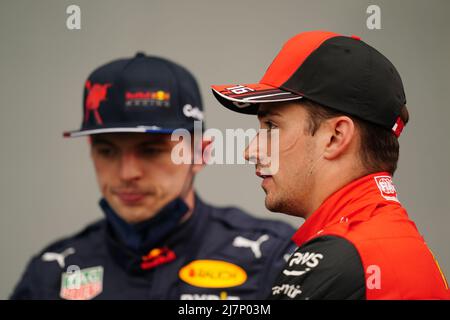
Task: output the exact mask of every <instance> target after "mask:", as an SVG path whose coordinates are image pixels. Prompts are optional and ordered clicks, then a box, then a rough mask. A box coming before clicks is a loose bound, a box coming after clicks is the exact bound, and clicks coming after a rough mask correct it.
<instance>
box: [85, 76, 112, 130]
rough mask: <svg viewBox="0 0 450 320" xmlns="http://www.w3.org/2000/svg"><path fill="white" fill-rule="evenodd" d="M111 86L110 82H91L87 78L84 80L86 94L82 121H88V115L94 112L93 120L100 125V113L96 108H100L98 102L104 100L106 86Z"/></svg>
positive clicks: (101, 121) (101, 122)
mask: <svg viewBox="0 0 450 320" xmlns="http://www.w3.org/2000/svg"><path fill="white" fill-rule="evenodd" d="M110 86H111V84H110V83H105V84H99V83H94V84H92V83H91V82H90V81H89V80H88V81H86V89H87V90H88V95H87V98H86V101H85V104H84V108H85V111H84V113H85V116H84V122H85V123H86V122H88V120H89V116H90V114H91V113H94V117H95V121H96V122H97V124H100V125H102V124H103V120H102V118H101V117H100V113H99V112H98V109H99V108H100V103H101V102H102V101H104V100H106V94H107V91H108V88H109V87H110Z"/></svg>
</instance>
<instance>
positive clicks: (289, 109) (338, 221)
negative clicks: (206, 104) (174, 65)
mask: <svg viewBox="0 0 450 320" xmlns="http://www.w3.org/2000/svg"><path fill="white" fill-rule="evenodd" d="M212 88H213V93H214V95H215V96H216V98H217V99H218V100H219V101H220V102H221V103H222V104H223V105H224V106H225V107H227V108H229V109H231V110H233V111H236V112H240V113H246V114H257V116H258V119H259V121H260V126H261V129H267V130H269V131H274V130H276V131H277V132H278V135H279V144H278V145H277V147H278V148H272V149H275V151H273V150H272V152H277V153H278V159H279V166H278V167H279V169H278V170H277V171H276V172H271V171H270V169H268V163H269V162H268V161H267V160H268V156H267V155H264V154H263V153H262V152H261V149H258V147H257V141H258V138H259V136H260V135H258V136H257V137H256V138H255V139H254V140H253V141H252V142H251V143H250V145H249V146H248V147H247V149H246V152H245V156H246V159H247V160H250V161H253V162H255V164H256V174H257V175H258V176H261V178H263V182H262V188H263V189H264V191H265V193H266V198H265V204H266V207H267V208H268V209H269V210H271V211H277V212H283V213H287V214H290V215H294V216H299V217H303V218H304V219H306V221H305V222H304V224H303V225H302V226H301V227H300V228H299V230H298V231H297V232H296V234H295V235H294V237H293V240H294V241H295V242H296V244H297V245H298V249H297V251H296V252H295V253H294V254H293V255H292V256H291V258H290V260H289V261H288V262H287V264H286V266H285V269H284V270H283V271H282V272H281V274H280V275H279V277H278V279H277V281H276V282H275V284H274V286H273V288H272V295H271V299H448V297H449V292H448V286H447V283H446V280H445V277H444V275H443V273H442V272H441V270H440V268H439V266H438V263H437V262H436V260H435V259H434V257H433V255H432V253H431V251H430V250H429V248H428V247H427V245H426V243H425V241H424V239H423V238H422V237H421V235H420V234H419V232H418V230H417V228H416V226H415V224H414V223H413V222H412V221H411V220H410V219H409V218H408V215H407V212H406V210H405V209H404V208H403V207H402V205H401V203H400V202H399V200H398V198H397V192H396V189H395V187H394V184H393V182H392V176H393V174H394V172H395V170H396V167H397V161H398V157H399V143H398V138H399V136H400V134H401V132H402V129H403V127H404V126H405V124H406V123H407V121H408V117H409V115H408V111H407V109H406V99H405V94H404V90H403V85H402V81H401V78H400V75H399V74H398V72H397V70H396V69H395V67H394V66H393V65H392V63H391V62H390V61H389V60H388V59H387V58H386V57H385V56H383V55H382V54H381V53H380V52H378V51H377V50H375V49H374V48H372V47H371V46H369V45H367V44H366V43H364V42H363V41H361V39H360V38H358V37H356V36H352V37H347V36H342V35H339V34H336V33H333V32H325V31H311V32H304V33H300V34H298V35H296V36H295V37H293V38H291V39H290V40H288V42H287V43H286V44H285V45H284V47H283V48H282V49H281V51H280V52H279V54H278V55H277V56H276V58H275V59H274V61H273V62H272V64H271V65H270V66H269V68H268V69H267V71H266V73H265V75H264V76H263V78H262V79H261V81H260V82H259V83H257V84H244V85H239V84H230V85H220V86H213V87H212ZM269 137H270V135H269ZM269 142H273V141H270V138H269ZM277 149H278V150H277ZM270 156H273V154H271V155H270ZM269 164H270V163H269Z"/></svg>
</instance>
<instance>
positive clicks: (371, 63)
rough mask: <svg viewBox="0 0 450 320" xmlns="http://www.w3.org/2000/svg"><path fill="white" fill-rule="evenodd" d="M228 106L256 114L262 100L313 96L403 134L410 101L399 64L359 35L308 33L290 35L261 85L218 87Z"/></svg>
mask: <svg viewBox="0 0 450 320" xmlns="http://www.w3.org/2000/svg"><path fill="white" fill-rule="evenodd" d="M212 91H213V94H214V96H215V97H216V98H217V100H218V101H219V102H220V103H221V104H222V105H224V106H225V107H226V108H228V109H230V110H233V111H236V112H239V113H245V114H256V113H257V112H258V108H259V104H260V103H266V102H282V101H290V100H298V99H302V98H303V97H304V98H307V99H309V100H311V101H314V102H317V103H319V104H321V105H324V106H326V107H329V108H331V109H334V110H338V111H341V112H344V113H347V114H349V115H353V116H355V117H358V118H361V119H363V120H366V121H369V122H372V123H375V124H377V125H380V126H382V127H385V128H388V129H391V130H392V131H393V132H394V133H395V135H396V136H397V137H398V136H399V135H400V133H401V131H402V129H403V127H404V123H403V121H402V120H401V119H400V111H401V108H402V107H403V106H404V105H405V104H406V98H405V92H404V89H403V84H402V80H401V78H400V75H399V73H398V72H397V70H396V69H395V67H394V65H393V64H392V63H391V62H390V61H389V60H388V59H387V58H386V57H385V56H384V55H382V54H381V53H380V52H378V51H377V50H376V49H374V48H373V47H371V46H369V45H368V44H366V43H365V42H363V41H361V39H360V38H359V37H357V36H351V37H348V36H343V35H340V34H337V33H334V32H329V31H308V32H303V33H300V34H298V35H296V36H294V37H292V38H291V39H289V40H288V41H287V42H286V43H285V44H284V46H283V48H282V49H281V51H280V52H279V53H278V55H277V56H276V57H275V59H274V60H273V61H272V63H271V64H270V66H269V67H268V68H267V71H266V73H265V74H264V76H263V77H262V79H261V80H260V81H259V83H252V84H237V83H234V84H227V85H213V86H212Z"/></svg>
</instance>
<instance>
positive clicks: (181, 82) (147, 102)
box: [64, 52, 203, 137]
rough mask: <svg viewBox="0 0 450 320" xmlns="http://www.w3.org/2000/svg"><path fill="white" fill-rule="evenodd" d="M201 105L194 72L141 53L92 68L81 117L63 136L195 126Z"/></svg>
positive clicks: (150, 130) (157, 131)
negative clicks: (77, 128) (72, 129)
mask: <svg viewBox="0 0 450 320" xmlns="http://www.w3.org/2000/svg"><path fill="white" fill-rule="evenodd" d="M202 120H203V106H202V100H201V96H200V91H199V88H198V84H197V81H196V80H195V78H194V76H193V75H192V74H191V73H190V72H189V71H188V70H186V69H185V68H184V67H182V66H180V65H178V64H176V63H174V62H172V61H169V60H167V59H163V58H159V57H153V56H147V55H145V54H143V53H140V52H139V53H137V54H136V55H135V56H134V57H133V58H129V59H120V60H115V61H112V62H110V63H107V64H105V65H103V66H101V67H99V68H97V69H96V70H94V71H93V72H92V73H91V75H90V76H89V78H88V79H87V81H86V83H85V86H84V98H83V120H82V124H81V128H80V129H79V130H74V131H67V132H64V137H79V136H86V135H91V134H99V133H114V132H144V133H172V132H173V131H174V130H176V129H178V128H183V129H187V130H189V131H192V130H194V121H202Z"/></svg>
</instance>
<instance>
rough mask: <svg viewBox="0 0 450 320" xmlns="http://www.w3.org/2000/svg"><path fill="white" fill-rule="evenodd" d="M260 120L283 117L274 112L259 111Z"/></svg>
mask: <svg viewBox="0 0 450 320" xmlns="http://www.w3.org/2000/svg"><path fill="white" fill-rule="evenodd" d="M257 116H258V119H261V118H264V117H267V116H278V117H281V114H280V113H278V112H276V111H274V110H258V113H257Z"/></svg>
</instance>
